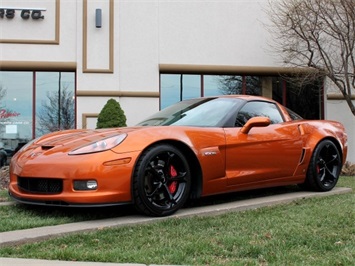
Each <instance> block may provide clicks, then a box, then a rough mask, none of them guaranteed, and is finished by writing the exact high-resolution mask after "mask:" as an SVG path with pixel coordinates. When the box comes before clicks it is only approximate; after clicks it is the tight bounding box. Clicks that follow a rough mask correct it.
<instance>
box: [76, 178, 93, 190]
mask: <svg viewBox="0 0 355 266" xmlns="http://www.w3.org/2000/svg"><path fill="white" fill-rule="evenodd" d="M95 189H97V182H96V180H77V181H74V190H95Z"/></svg>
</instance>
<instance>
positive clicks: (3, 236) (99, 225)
mask: <svg viewBox="0 0 355 266" xmlns="http://www.w3.org/2000/svg"><path fill="white" fill-rule="evenodd" d="M351 191H352V189H351V188H341V187H338V188H335V189H333V190H331V191H329V192H321V193H320V192H307V191H301V192H292V193H286V194H281V195H272V196H266V197H259V198H253V199H247V200H238V201H233V202H228V203H222V204H218V205H211V206H203V207H195V208H186V209H181V210H179V211H178V212H177V213H176V214H175V215H172V216H168V217H163V218H152V217H147V216H141V215H131V216H124V217H118V218H110V219H103V220H93V221H84V222H77V223H69V224H61V225H55V226H44V227H40V228H33V229H24V230H17V231H10V232H3V233H0V247H4V246H10V245H17V244H22V243H28V242H35V241H41V240H45V239H49V238H53V237H58V236H62V235H66V234H71V233H81V232H86V231H93V230H98V229H103V228H108V227H120V226H127V225H135V224H143V223H151V222H157V221H162V220H166V219H174V218H185V217H192V216H208V215H218V214H222V213H226V212H231V211H244V210H250V209H256V208H260V207H264V206H270V205H278V204H284V203H289V202H292V201H295V200H300V199H305V198H312V197H325V196H330V195H338V194H345V193H350V192H351ZM0 262H1V261H0ZM4 265H7V264H4Z"/></svg>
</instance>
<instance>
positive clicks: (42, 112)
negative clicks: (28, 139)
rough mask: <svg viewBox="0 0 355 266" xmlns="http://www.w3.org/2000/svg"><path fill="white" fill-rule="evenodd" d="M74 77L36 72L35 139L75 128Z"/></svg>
mask: <svg viewBox="0 0 355 266" xmlns="http://www.w3.org/2000/svg"><path fill="white" fill-rule="evenodd" d="M74 93H75V75H74V73H72V72H36V137H37V136H41V135H43V134H46V133H49V132H54V131H58V130H64V129H72V128H75V99H74Z"/></svg>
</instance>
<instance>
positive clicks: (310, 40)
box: [268, 0, 355, 116]
mask: <svg viewBox="0 0 355 266" xmlns="http://www.w3.org/2000/svg"><path fill="white" fill-rule="evenodd" d="M268 14H269V16H270V20H271V25H269V29H270V31H271V33H272V35H273V36H274V42H275V43H274V46H273V47H274V48H275V50H276V52H277V53H278V54H280V55H281V56H282V58H283V61H284V63H285V64H286V65H288V66H294V67H310V68H313V69H315V70H317V71H316V72H314V76H313V77H310V76H308V77H307V78H315V79H316V78H319V77H321V76H326V77H328V78H329V79H330V80H331V81H332V82H333V84H334V85H335V86H336V87H337V88H338V90H339V91H340V92H341V93H342V95H343V96H344V99H345V100H346V102H347V104H348V106H349V108H350V110H351V112H352V113H353V115H354V116H355V106H354V103H353V102H352V96H353V95H354V94H355V87H354V85H355V1H354V0H279V1H271V0H270V2H269V10H268Z"/></svg>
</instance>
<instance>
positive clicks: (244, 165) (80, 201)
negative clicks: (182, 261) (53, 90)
mask: <svg viewBox="0 0 355 266" xmlns="http://www.w3.org/2000/svg"><path fill="white" fill-rule="evenodd" d="M346 155H347V135H346V133H345V131H344V127H343V126H342V124H340V123H338V122H335V121H325V120H319V121H310V120H304V119H302V118H301V117H300V116H298V115H297V114H295V113H294V112H292V111H290V110H288V109H287V108H285V107H284V106H282V105H280V104H279V103H277V102H275V101H273V100H270V99H266V98H262V97H257V96H221V97H207V98H198V99H190V100H186V101H182V102H179V103H177V104H175V105H172V106H170V107H168V108H166V109H164V110H162V111H160V112H158V113H156V114H155V115H153V116H151V117H149V118H148V119H146V120H144V121H142V122H141V123H139V124H138V125H137V126H135V127H125V128H114V129H112V128H110V129H104V130H68V131H61V132H55V133H51V134H48V135H45V136H42V137H40V138H38V139H35V140H33V141H31V142H30V143H28V144H27V145H26V146H24V147H23V148H22V149H21V150H20V151H19V152H17V153H16V154H15V155H14V157H13V158H12V161H11V166H10V185H9V194H10V195H11V197H13V198H14V199H15V200H17V201H19V202H22V203H26V204H40V205H54V206H79V207H84V206H90V207H92V206H109V205H117V204H133V205H134V206H135V207H136V208H137V210H138V211H140V212H141V213H144V214H147V215H152V216H165V215H170V214H172V213H174V212H175V211H177V210H179V208H181V207H182V206H183V205H184V203H185V202H186V201H187V200H188V199H189V198H198V197H203V196H207V195H212V194H220V193H226V192H231V191H241V190H250V189H257V188H264V187H274V186H284V185H290V184H298V185H301V186H302V187H304V188H307V189H311V190H315V191H329V190H331V189H332V188H334V186H335V185H336V183H337V181H338V178H339V173H340V171H341V168H342V165H343V163H344V162H345V160H346Z"/></svg>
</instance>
